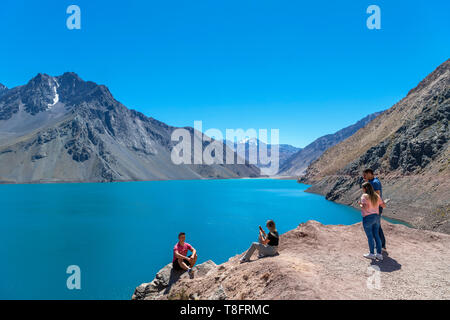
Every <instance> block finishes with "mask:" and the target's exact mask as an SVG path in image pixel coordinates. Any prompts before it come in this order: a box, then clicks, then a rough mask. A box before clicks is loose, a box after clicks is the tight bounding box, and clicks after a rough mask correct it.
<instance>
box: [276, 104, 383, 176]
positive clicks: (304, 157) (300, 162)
mask: <svg viewBox="0 0 450 320" xmlns="http://www.w3.org/2000/svg"><path fill="white" fill-rule="evenodd" d="M381 113H382V112H375V113H372V114H370V115H368V116H367V117H365V118H363V119H361V120H359V121H358V122H356V123H354V124H352V125H351V126H348V127H345V128H344V129H341V130H339V131H337V132H335V133H333V134H327V135H325V136H322V137H320V138H318V139H316V140H314V141H313V142H312V143H310V144H308V145H307V146H306V147H305V148H303V149H301V150H299V151H298V152H296V153H295V154H293V155H291V156H290V157H289V158H288V159H286V160H285V161H284V162H283V164H282V165H281V166H280V171H279V173H278V174H279V175H281V176H301V175H303V174H304V173H305V171H306V168H307V167H308V166H309V164H310V163H311V162H313V161H314V160H316V159H317V158H319V157H320V156H321V155H322V153H324V152H325V151H326V150H327V149H328V148H330V147H332V146H334V145H336V144H338V143H339V142H341V141H344V140H345V139H347V138H348V137H350V136H351V135H352V134H354V133H355V132H356V131H358V130H359V129H361V128H363V127H365V126H366V125H367V124H368V123H369V122H370V121H372V120H373V119H375V118H376V117H377V116H379V115H380V114H381Z"/></svg>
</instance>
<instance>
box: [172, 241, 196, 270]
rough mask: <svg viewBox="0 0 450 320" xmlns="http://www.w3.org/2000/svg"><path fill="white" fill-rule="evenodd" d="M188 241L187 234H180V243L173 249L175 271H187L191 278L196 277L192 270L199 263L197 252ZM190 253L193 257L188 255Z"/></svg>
mask: <svg viewBox="0 0 450 320" xmlns="http://www.w3.org/2000/svg"><path fill="white" fill-rule="evenodd" d="M185 241H186V234H185V233H184V232H180V234H179V235H178V242H177V244H175V246H174V247H173V262H172V264H173V268H174V269H175V270H186V271H187V272H188V273H189V276H190V277H191V278H192V277H193V276H194V271H193V270H192V268H193V267H194V265H195V263H196V262H197V251H196V250H195V249H194V247H192V246H191V245H190V244H189V243H187V242H185ZM188 251H192V254H191V255H189V256H188V255H187V253H188Z"/></svg>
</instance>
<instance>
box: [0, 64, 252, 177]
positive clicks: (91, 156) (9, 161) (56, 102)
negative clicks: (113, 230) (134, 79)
mask: <svg viewBox="0 0 450 320" xmlns="http://www.w3.org/2000/svg"><path fill="white" fill-rule="evenodd" d="M186 128H187V130H188V131H190V133H191V145H193V143H192V142H194V141H195V140H203V138H205V136H204V135H203V134H199V135H194V134H193V132H194V131H193V130H194V129H192V128H190V127H186ZM176 129H177V128H176V127H172V126H169V125H167V124H165V123H163V122H160V121H158V120H156V119H154V118H151V117H147V116H145V115H144V114H142V113H141V112H138V111H136V110H132V109H128V108H127V107H125V106H124V105H123V104H122V103H120V102H119V101H117V100H115V99H114V97H113V96H112V94H111V92H110V91H109V89H108V88H107V87H106V86H104V85H98V84H96V83H94V82H91V81H83V80H82V79H81V78H80V77H79V76H78V75H77V74H75V73H73V72H66V73H64V74H63V75H60V76H57V77H52V76H49V75H47V74H43V73H39V74H38V75H37V76H35V77H34V78H32V79H31V80H30V81H29V82H28V83H27V84H25V85H22V86H18V87H15V88H12V89H9V90H8V91H7V92H6V93H5V94H4V95H2V96H1V97H0V163H1V168H0V180H1V181H3V182H19V183H27V182H46V181H52V182H70V181H86V182H88V181H89V182H92V181H130V180H131V181H134V180H160V179H201V178H239V177H257V176H259V174H260V173H259V169H258V168H256V167H254V166H252V165H249V164H248V163H246V164H243V165H240V164H231V165H228V164H220V163H214V164H212V165H205V164H181V165H175V164H174V163H173V162H172V161H171V150H172V148H173V147H174V145H175V144H176V143H175V142H173V141H171V134H172V132H173V131H174V130H176ZM198 143H200V144H201V145H203V146H204V147H206V146H207V145H208V144H209V143H207V142H205V141H199V142H198ZM224 149H226V147H224ZM193 153H195V152H193ZM192 156H194V154H193V155H192ZM235 157H236V156H235ZM191 163H193V161H192V162H191ZM235 163H236V162H235ZM16 164H17V165H16Z"/></svg>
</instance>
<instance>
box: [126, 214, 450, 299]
mask: <svg viewBox="0 0 450 320" xmlns="http://www.w3.org/2000/svg"><path fill="white" fill-rule="evenodd" d="M382 225H383V229H384V232H385V234H386V237H387V243H388V252H387V253H384V260H383V261H376V262H375V261H369V260H367V259H365V258H363V257H362V254H363V253H365V252H366V251H367V240H366V237H365V234H364V231H363V229H362V226H361V223H357V224H354V225H349V226H345V225H323V224H321V223H319V222H317V221H308V222H307V223H303V224H300V225H299V226H298V227H297V228H296V229H294V230H291V231H289V232H286V233H285V234H283V235H281V239H280V248H279V255H277V256H274V257H266V258H261V259H258V258H257V257H256V254H255V255H254V256H253V257H252V259H251V262H249V263H243V264H240V263H239V256H240V255H238V256H235V257H232V258H230V259H229V260H228V261H227V262H225V263H223V264H220V265H216V264H215V263H214V262H212V261H206V262H204V263H202V264H199V265H198V266H196V267H195V268H196V269H197V270H196V275H195V278H194V279H190V278H189V277H188V275H187V274H186V273H184V272H181V273H180V272H176V271H173V270H172V267H171V264H168V265H166V266H165V267H164V268H162V269H161V270H160V271H159V272H158V273H157V275H156V277H155V278H154V279H153V281H151V282H149V283H143V284H141V285H140V286H138V287H137V288H136V290H135V292H134V294H133V296H132V299H133V300H179V299H182V300H235V299H237V300H259V299H269V300H272V299H274V300H277V299H282V300H290V299H319V300H320V299H356V300H358V299H446V300H448V299H450V291H449V290H448V288H449V287H450V278H449V277H448V270H449V261H450V252H449V250H448V248H449V247H450V235H447V234H443V233H438V232H432V231H426V230H418V229H412V228H408V227H406V226H403V225H397V224H391V223H389V222H387V221H382Z"/></svg>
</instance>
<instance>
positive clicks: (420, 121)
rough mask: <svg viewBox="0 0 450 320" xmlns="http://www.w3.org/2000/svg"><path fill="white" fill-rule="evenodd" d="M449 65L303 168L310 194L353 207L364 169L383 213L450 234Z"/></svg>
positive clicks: (445, 63)
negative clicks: (375, 181) (375, 184)
mask: <svg viewBox="0 0 450 320" xmlns="http://www.w3.org/2000/svg"><path fill="white" fill-rule="evenodd" d="M449 120H450V60H447V61H446V62H444V63H443V64H442V65H440V66H439V67H438V68H437V69H436V70H435V71H433V72H432V73H431V74H430V75H429V76H427V77H426V78H425V79H424V80H423V81H421V82H420V83H419V85H418V86H417V87H416V88H414V89H413V90H411V91H410V92H409V93H408V95H407V96H406V97H405V98H404V99H402V100H401V101H400V102H399V103H397V104H396V105H394V106H393V107H392V108H390V109H389V110H387V111H385V112H384V113H382V114H381V115H380V116H378V117H377V118H375V119H374V120H373V121H372V122H370V123H369V124H368V125H367V126H365V127H364V128H362V129H360V130H358V131H357V132H356V133H355V134H354V135H352V136H351V137H350V138H348V139H346V140H344V141H343V142H341V143H339V144H338V145H336V146H334V147H332V148H330V149H328V150H327V151H326V152H325V153H324V154H323V155H322V156H321V157H320V158H319V159H318V160H316V161H315V162H313V163H312V164H311V165H310V166H309V167H308V169H307V172H306V175H305V177H304V178H303V181H304V182H306V183H309V184H312V187H311V188H310V189H309V190H308V191H309V192H315V193H320V194H323V195H325V196H326V198H327V199H329V200H333V201H337V202H340V203H345V204H349V205H355V204H356V201H357V199H358V198H359V196H360V194H361V190H360V185H361V183H362V179H361V178H360V176H361V174H362V171H363V169H364V168H372V169H374V170H375V171H376V173H377V175H378V176H379V178H380V180H381V182H382V184H383V195H384V197H385V198H390V199H391V202H389V206H388V208H387V209H386V210H385V211H384V212H383V214H385V215H387V216H389V217H392V218H398V219H401V220H405V221H407V222H409V223H411V224H413V225H414V226H417V227H420V228H426V229H433V230H437V231H443V232H446V233H450V222H449V219H448V217H449V213H450V205H449V199H450V191H449V190H450V189H449V187H450V183H449V181H450V166H449V164H450V161H449V159H450V150H449V141H450V130H449V127H448V122H449Z"/></svg>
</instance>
